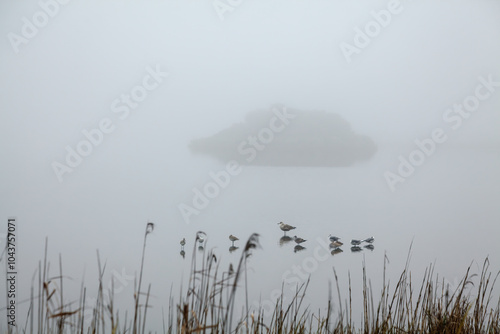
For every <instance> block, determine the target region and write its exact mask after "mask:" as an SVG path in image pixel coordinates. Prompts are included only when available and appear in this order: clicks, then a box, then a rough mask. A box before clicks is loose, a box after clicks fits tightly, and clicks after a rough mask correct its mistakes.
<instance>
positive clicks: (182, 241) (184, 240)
mask: <svg viewBox="0 0 500 334" xmlns="http://www.w3.org/2000/svg"><path fill="white" fill-rule="evenodd" d="M180 244H181V248H182V249H184V245H185V244H186V238H182V240H181V242H180Z"/></svg>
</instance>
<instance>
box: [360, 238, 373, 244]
mask: <svg viewBox="0 0 500 334" xmlns="http://www.w3.org/2000/svg"><path fill="white" fill-rule="evenodd" d="M361 241H363V242H368V243H370V244H371V243H373V242H374V241H375V238H374V237H369V238H366V239H363V240H361Z"/></svg>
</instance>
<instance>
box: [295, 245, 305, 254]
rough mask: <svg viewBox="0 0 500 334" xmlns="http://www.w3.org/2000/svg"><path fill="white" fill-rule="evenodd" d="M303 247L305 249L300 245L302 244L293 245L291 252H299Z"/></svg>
mask: <svg viewBox="0 0 500 334" xmlns="http://www.w3.org/2000/svg"><path fill="white" fill-rule="evenodd" d="M304 249H306V248H305V247H304V246H302V245H297V246H295V247H294V248H293V252H294V253H297V252H300V251H302V250H304Z"/></svg>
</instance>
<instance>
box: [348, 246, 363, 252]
mask: <svg viewBox="0 0 500 334" xmlns="http://www.w3.org/2000/svg"><path fill="white" fill-rule="evenodd" d="M361 250H362V248H361V247H359V246H352V247H351V252H353V253H356V252H361Z"/></svg>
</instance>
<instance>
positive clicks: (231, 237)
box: [229, 234, 240, 246]
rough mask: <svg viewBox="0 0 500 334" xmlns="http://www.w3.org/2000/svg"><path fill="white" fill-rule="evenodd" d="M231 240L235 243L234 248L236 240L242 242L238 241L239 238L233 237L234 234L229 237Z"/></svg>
mask: <svg viewBox="0 0 500 334" xmlns="http://www.w3.org/2000/svg"><path fill="white" fill-rule="evenodd" d="M229 240H231V241H232V242H233V246H234V242H235V241H236V240H240V239H238V237H235V236H234V235H232V234H231V235H230V236H229Z"/></svg>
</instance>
